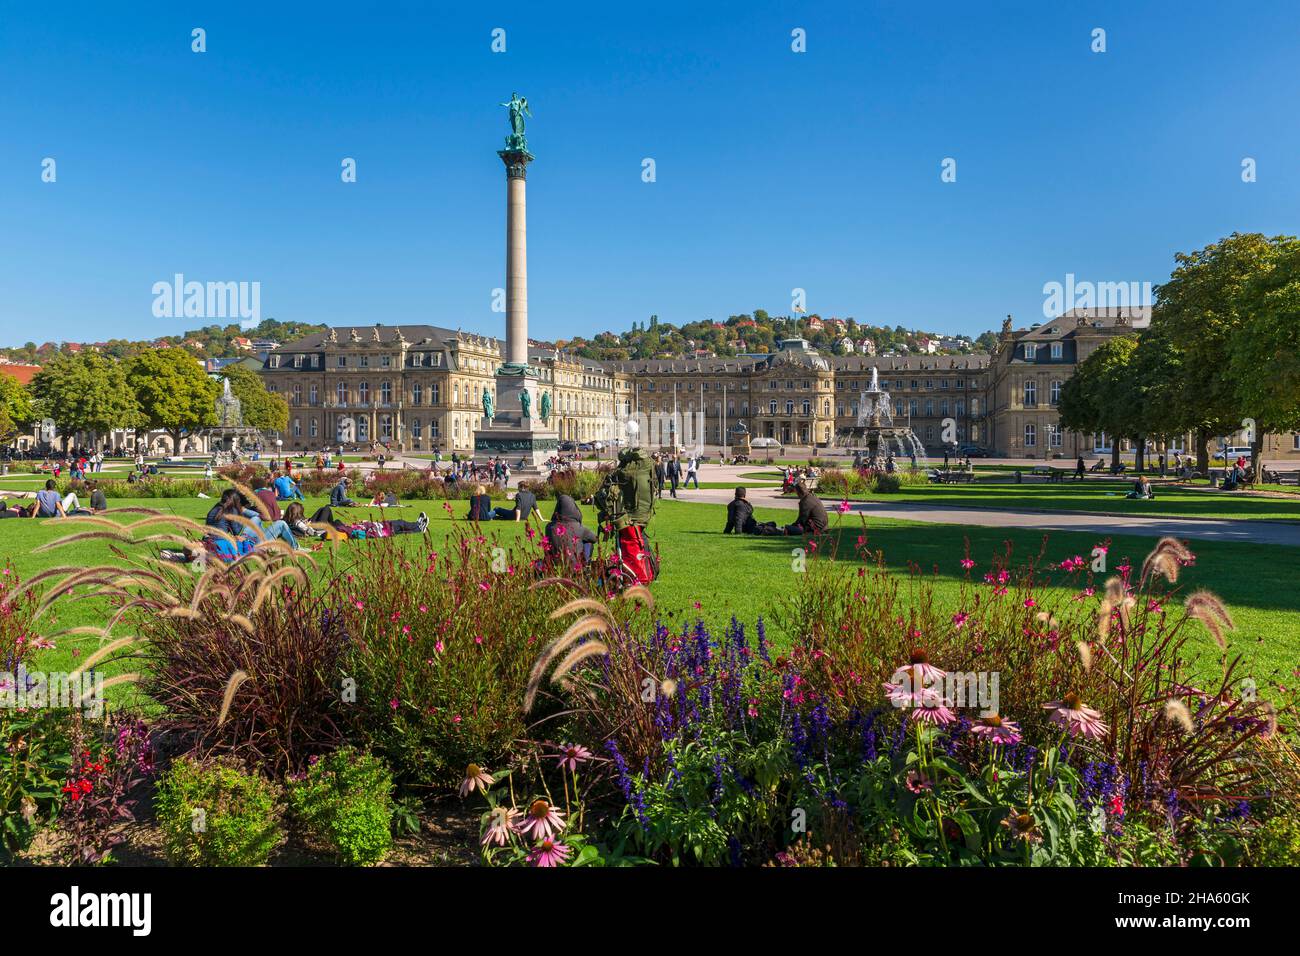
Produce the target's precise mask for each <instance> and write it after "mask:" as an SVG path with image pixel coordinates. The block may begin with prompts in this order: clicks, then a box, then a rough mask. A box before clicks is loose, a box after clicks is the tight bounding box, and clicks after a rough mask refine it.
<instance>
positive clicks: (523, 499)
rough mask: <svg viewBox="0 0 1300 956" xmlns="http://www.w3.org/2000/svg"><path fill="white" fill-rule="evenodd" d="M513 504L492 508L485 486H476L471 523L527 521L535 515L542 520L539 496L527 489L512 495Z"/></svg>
mask: <svg viewBox="0 0 1300 956" xmlns="http://www.w3.org/2000/svg"><path fill="white" fill-rule="evenodd" d="M510 497H511V501H512V502H513V504H512V505H511V507H509V508H504V507H502V508H494V507H492V497H491V496H490V495H489V494H488V493H487V487H486V486H484V485H475V486H474V493H473V494H472V495H470V497H469V514H467V515H466V516H465V517H467V518H468V519H469V520H470V521H527V520H528V519H529V518H531V517H532V516H533V515H537V520H539V521H540V520H542V512H541V509H539V508H538V507H537V496H536V495H535V494H533V493H532V492H531V491H529V490H528V489H526V488H518V489H516V490H515V491H514V492H513V493H512V494H511V496H510Z"/></svg>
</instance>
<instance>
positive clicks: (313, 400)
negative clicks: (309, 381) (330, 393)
mask: <svg viewBox="0 0 1300 956" xmlns="http://www.w3.org/2000/svg"><path fill="white" fill-rule="evenodd" d="M308 395H309V396H310V398H308V399H307V402H308V404H310V405H319V404H320V390H319V389H318V388H317V387H316V386H315V385H313V386H312V387H311V390H310V391H309V392H308Z"/></svg>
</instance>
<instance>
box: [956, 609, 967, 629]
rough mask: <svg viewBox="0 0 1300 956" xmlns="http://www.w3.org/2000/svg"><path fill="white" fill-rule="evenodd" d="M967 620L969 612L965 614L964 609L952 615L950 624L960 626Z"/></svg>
mask: <svg viewBox="0 0 1300 956" xmlns="http://www.w3.org/2000/svg"><path fill="white" fill-rule="evenodd" d="M968 620H970V615H969V614H967V613H966V612H965V611H958V612H957V613H956V614H954V615H953V616H952V626H953V627H962V626H963V625H964V624H965V623H966V622H967V621H968Z"/></svg>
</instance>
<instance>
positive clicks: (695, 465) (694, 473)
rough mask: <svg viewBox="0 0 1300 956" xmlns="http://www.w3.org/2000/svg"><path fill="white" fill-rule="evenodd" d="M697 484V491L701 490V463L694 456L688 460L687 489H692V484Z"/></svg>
mask: <svg viewBox="0 0 1300 956" xmlns="http://www.w3.org/2000/svg"><path fill="white" fill-rule="evenodd" d="M692 481H693V482H695V490H696V491H699V490H700V463H699V461H697V460H696V458H695V456H694V455H691V457H690V458H688V459H687V460H686V482H685V484H686V487H690V484H691V482H692Z"/></svg>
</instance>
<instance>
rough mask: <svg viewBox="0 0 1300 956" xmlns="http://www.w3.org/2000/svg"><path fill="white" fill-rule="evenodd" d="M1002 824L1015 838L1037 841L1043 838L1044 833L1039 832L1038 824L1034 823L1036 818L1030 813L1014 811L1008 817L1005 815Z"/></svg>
mask: <svg viewBox="0 0 1300 956" xmlns="http://www.w3.org/2000/svg"><path fill="white" fill-rule="evenodd" d="M1002 826H1003V828H1004V829H1005V830H1006V831H1007V833H1008V834H1010V836H1011V837H1012V839H1015V840H1024V841H1025V842H1026V843H1037V842H1038V841H1039V840H1041V839H1042V838H1043V837H1042V834H1040V833H1039V832H1038V826H1037V824H1035V823H1034V818H1033V817H1032V816H1030V815H1029V814H1028V813H1013V814H1011V815H1010V816H1008V817H1004V818H1003V820H1002Z"/></svg>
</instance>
